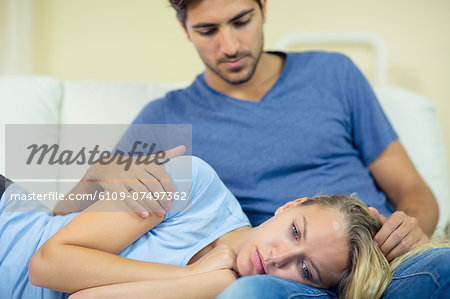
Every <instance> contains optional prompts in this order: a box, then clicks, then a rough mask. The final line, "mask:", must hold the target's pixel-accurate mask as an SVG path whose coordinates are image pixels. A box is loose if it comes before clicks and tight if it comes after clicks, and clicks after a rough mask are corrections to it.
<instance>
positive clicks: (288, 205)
mask: <svg viewBox="0 0 450 299" xmlns="http://www.w3.org/2000/svg"><path fill="white" fill-rule="evenodd" d="M307 199H308V197H302V198H297V199H296V200H293V201H290V202H288V203H286V204H285V205H283V206H281V207H279V208H278V209H277V210H276V211H275V216H276V215H278V214H280V213H281V212H284V211H286V210H287V209H289V208H291V207H293V206H296V205H298V204H299V203H302V202H304V201H305V200H307Z"/></svg>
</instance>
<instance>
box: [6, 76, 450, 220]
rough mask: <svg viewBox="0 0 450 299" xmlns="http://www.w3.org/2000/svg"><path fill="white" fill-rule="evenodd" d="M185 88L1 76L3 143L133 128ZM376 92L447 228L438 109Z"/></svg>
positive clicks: (401, 92) (406, 94)
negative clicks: (46, 130) (50, 128)
mask: <svg viewBox="0 0 450 299" xmlns="http://www.w3.org/2000/svg"><path fill="white" fill-rule="evenodd" d="M186 85H187V84H186V83H174V84H162V83H158V82H114V81H99V80H68V81H62V80H60V79H58V78H54V77H45V76H2V77H0V105H1V106H0V111H1V125H2V130H0V138H2V139H1V140H5V129H4V128H5V125H6V124H129V123H130V122H131V121H132V120H133V119H134V117H135V116H136V115H137V113H138V112H139V111H140V110H141V109H142V108H143V106H144V105H145V104H146V103H147V102H149V101H151V100H154V99H156V98H159V97H161V96H163V95H164V94H165V93H166V92H167V91H169V90H173V89H176V88H181V87H183V86H186ZM375 92H376V94H377V96H378V98H379V100H380V103H381V105H382V107H383V109H384V110H385V112H386V114H387V116H388V118H389V119H390V120H391V122H392V124H393V126H394V128H395V129H396V130H397V132H398V134H399V136H400V140H401V142H402V143H403V145H404V147H405V149H406V151H407V153H408V154H409V156H410V158H411V160H412V161H413V163H414V165H415V166H416V168H417V169H418V171H419V173H420V174H421V175H422V177H423V178H424V180H425V181H426V182H427V183H428V185H429V186H430V188H431V189H432V191H433V193H434V195H435V196H436V198H437V200H438V203H439V207H440V220H439V224H438V226H439V227H440V228H443V227H444V226H445V224H447V223H448V222H449V221H450V195H449V175H448V161H447V153H446V149H445V146H444V141H443V138H442V132H441V128H440V125H439V122H438V120H437V117H436V107H435V105H434V104H433V103H432V102H431V101H430V100H428V99H426V98H424V97H423V96H421V95H419V94H417V93H415V92H412V91H410V90H406V89H403V88H395V87H386V86H385V87H380V88H375ZM156 113H157V112H156ZM53 135H54V136H53V137H52V138H54V142H55V143H64V138H65V136H64V134H62V133H61V132H60V131H56V132H55V133H54V134H53ZM6 142H7V140H6ZM6 158H7V157H6ZM5 165H6V160H5V142H2V143H1V144H0V173H5V168H6V166H5ZM6 176H8V171H7V169H6ZM12 179H20V178H14V177H13V178H12ZM53 183H54V188H55V189H57V190H60V191H63V192H64V191H67V190H63V189H64V188H62V187H61V184H59V182H58V172H55V180H54V182H53Z"/></svg>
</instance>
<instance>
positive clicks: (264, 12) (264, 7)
mask: <svg viewBox="0 0 450 299" xmlns="http://www.w3.org/2000/svg"><path fill="white" fill-rule="evenodd" d="M266 4H267V1H266V0H261V11H262V16H263V24H264V23H265V22H266V21H267V13H266Z"/></svg>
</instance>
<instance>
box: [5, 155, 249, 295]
mask: <svg viewBox="0 0 450 299" xmlns="http://www.w3.org/2000/svg"><path fill="white" fill-rule="evenodd" d="M191 163H192V166H191ZM166 165H167V169H168V172H169V175H170V176H171V177H172V179H173V180H174V184H175V187H176V188H177V191H178V192H179V193H180V194H181V192H186V193H187V197H186V198H191V202H190V203H191V204H187V203H188V202H187V201H186V202H182V201H178V202H175V201H174V208H173V209H172V210H173V211H169V212H168V213H167V214H166V217H165V219H164V221H163V222H162V223H161V224H159V225H158V226H156V227H155V228H153V229H152V230H150V231H148V232H147V233H146V234H144V235H143V236H142V237H140V238H139V239H138V240H137V241H135V242H134V243H133V244H131V245H130V246H129V247H128V248H126V249H125V250H124V251H123V252H121V253H120V255H121V256H124V257H128V258H132V259H135V260H141V261H148V262H158V263H166V264H172V265H179V266H184V265H186V264H187V263H188V262H189V260H190V259H191V258H192V257H193V256H194V255H195V254H196V253H197V252H198V251H200V250H201V249H202V248H203V247H205V246H206V245H208V244H210V243H211V242H213V241H214V240H216V239H218V238H219V237H221V236H222V235H224V234H226V233H227V232H230V231H232V230H234V229H236V228H238V227H242V226H246V225H250V223H249V221H248V218H247V217H246V216H245V214H244V213H243V211H242V209H241V207H240V205H239V203H238V202H237V200H236V199H235V197H234V196H233V195H232V194H231V192H230V191H229V190H228V189H227V188H226V187H225V185H224V184H223V183H222V181H221V180H220V179H219V177H218V176H217V174H216V173H215V172H214V170H213V169H212V168H211V167H210V166H209V165H208V164H207V163H205V162H204V161H202V160H200V159H198V158H195V157H193V158H192V160H191V159H190V157H186V156H184V157H179V158H175V159H172V160H171V161H170V162H169V163H168V164H166ZM186 165H189V166H191V167H192V168H189V171H190V170H191V169H192V176H191V174H189V176H188V177H191V182H190V183H189V184H186V177H184V178H180V175H179V174H180V173H182V172H183V171H184V172H185V171H186V167H185V166H186ZM182 168H184V169H182ZM24 193H25V191H24V190H23V189H21V188H20V187H19V186H18V185H16V184H14V185H11V186H10V187H9V188H8V189H7V190H6V191H5V194H4V195H3V196H2V199H1V201H0V245H1V246H0V298H33V299H34V298H67V297H68V294H64V293H60V292H55V291H52V290H48V289H43V288H39V287H36V286H33V285H32V284H31V283H30V282H29V279H28V263H29V261H30V259H31V257H32V255H33V254H34V253H35V252H36V250H37V249H38V248H39V247H40V246H41V245H42V244H43V243H44V242H45V241H47V239H48V238H50V237H51V236H52V235H53V234H54V233H56V232H57V231H58V230H59V229H60V228H61V227H63V226H64V225H65V224H67V223H68V222H69V221H70V220H71V219H73V218H74V217H75V216H76V215H77V214H78V213H75V214H70V215H67V216H53V215H52V213H51V212H50V211H49V210H48V209H47V208H46V207H45V206H44V205H42V204H41V203H39V202H22V201H13V200H8V198H11V197H10V196H11V195H12V194H24ZM178 204H180V205H178ZM180 207H182V208H180ZM24 209H27V210H28V211H29V212H12V211H14V210H21V211H23V210H24ZM62 266H63V265H62Z"/></svg>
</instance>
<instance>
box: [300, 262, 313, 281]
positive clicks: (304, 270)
mask: <svg viewBox="0 0 450 299" xmlns="http://www.w3.org/2000/svg"><path fill="white" fill-rule="evenodd" d="M302 273H303V276H305V277H306V278H307V279H311V272H309V269H308V265H306V263H305V262H302Z"/></svg>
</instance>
